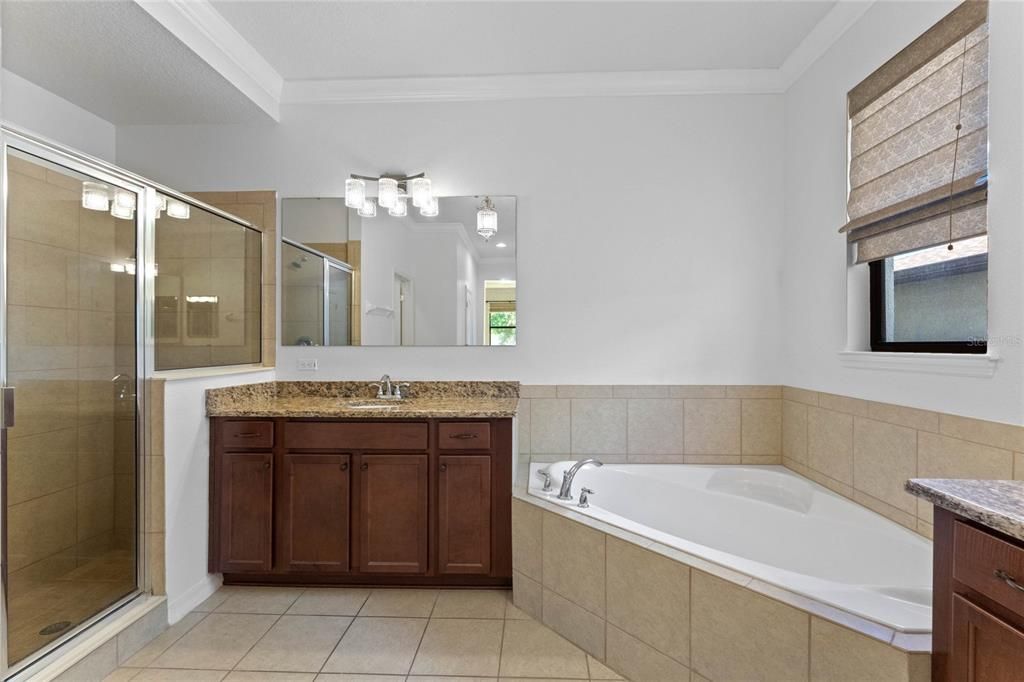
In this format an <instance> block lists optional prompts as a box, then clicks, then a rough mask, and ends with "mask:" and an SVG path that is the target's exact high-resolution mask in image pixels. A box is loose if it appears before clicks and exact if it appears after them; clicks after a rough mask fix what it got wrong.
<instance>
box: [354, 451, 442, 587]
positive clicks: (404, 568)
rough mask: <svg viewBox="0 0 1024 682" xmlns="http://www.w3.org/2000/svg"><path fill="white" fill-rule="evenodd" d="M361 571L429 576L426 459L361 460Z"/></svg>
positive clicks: (371, 457)
mask: <svg viewBox="0 0 1024 682" xmlns="http://www.w3.org/2000/svg"><path fill="white" fill-rule="evenodd" d="M358 461H359V470H358V472H357V475H358V478H359V520H358V527H359V570H360V571H361V572H363V573H426V572H427V532H428V529H429V516H428V493H427V482H428V479H429V473H428V470H427V467H428V464H427V462H428V456H427V455H425V454H424V455H385V454H381V455H365V454H364V455H360V456H359V457H358Z"/></svg>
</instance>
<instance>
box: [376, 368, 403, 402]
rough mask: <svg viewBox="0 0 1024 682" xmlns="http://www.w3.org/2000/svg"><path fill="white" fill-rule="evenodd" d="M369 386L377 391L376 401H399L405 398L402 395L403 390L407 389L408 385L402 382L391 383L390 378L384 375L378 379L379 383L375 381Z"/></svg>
mask: <svg viewBox="0 0 1024 682" xmlns="http://www.w3.org/2000/svg"><path fill="white" fill-rule="evenodd" d="M370 386H373V387H374V388H376V389H377V400H401V399H402V398H404V397H405V396H404V395H403V394H402V389H403V388H408V387H409V383H408V382H406V381H403V382H401V383H396V384H393V383H391V377H390V376H388V375H387V374H385V375H384V376H382V377H381V378H380V381H375V382H373V383H372V384H370Z"/></svg>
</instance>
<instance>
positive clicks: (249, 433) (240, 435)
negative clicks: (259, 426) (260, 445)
mask: <svg viewBox="0 0 1024 682" xmlns="http://www.w3.org/2000/svg"><path fill="white" fill-rule="evenodd" d="M259 437H260V434H258V433H256V432H255V431H246V432H245V433H236V434H235V438H259Z"/></svg>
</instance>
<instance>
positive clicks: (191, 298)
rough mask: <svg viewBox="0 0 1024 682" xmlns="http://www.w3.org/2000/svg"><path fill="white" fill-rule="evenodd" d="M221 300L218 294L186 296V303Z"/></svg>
mask: <svg viewBox="0 0 1024 682" xmlns="http://www.w3.org/2000/svg"><path fill="white" fill-rule="evenodd" d="M219 301H220V298H219V297H218V296H186V297H185V302H186V303H217V302H219Z"/></svg>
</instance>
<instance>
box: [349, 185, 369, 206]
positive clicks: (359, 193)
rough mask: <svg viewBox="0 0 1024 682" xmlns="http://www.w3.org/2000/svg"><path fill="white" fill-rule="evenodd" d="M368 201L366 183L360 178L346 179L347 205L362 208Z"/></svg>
mask: <svg viewBox="0 0 1024 682" xmlns="http://www.w3.org/2000/svg"><path fill="white" fill-rule="evenodd" d="M365 203H366V183H365V182H363V181H362V180H360V179H359V178H349V179H348V180H346V181H345V205H346V206H348V207H349V208H362V207H363V204H365Z"/></svg>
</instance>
